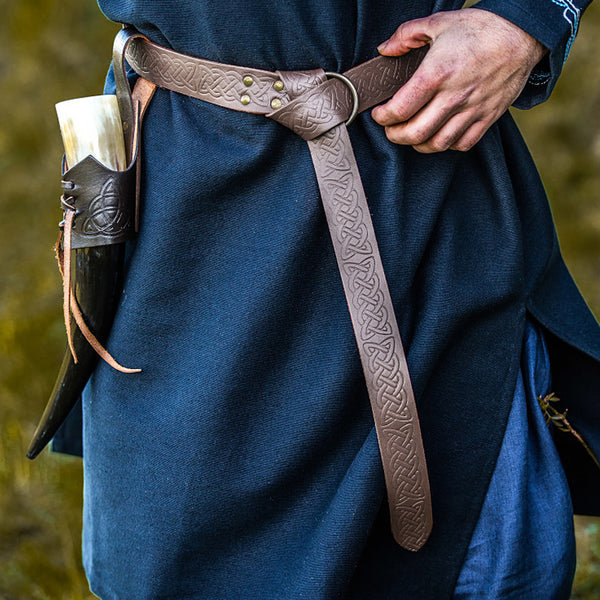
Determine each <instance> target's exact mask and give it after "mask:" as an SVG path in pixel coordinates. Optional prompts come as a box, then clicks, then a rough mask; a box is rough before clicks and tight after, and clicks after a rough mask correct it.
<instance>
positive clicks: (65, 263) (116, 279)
mask: <svg viewBox="0 0 600 600" xmlns="http://www.w3.org/2000/svg"><path fill="white" fill-rule="evenodd" d="M131 39H133V38H132V36H128V35H124V33H123V32H119V34H117V37H116V38H115V44H114V48H113V65H114V72H115V82H116V88H117V100H118V104H119V112H120V114H121V120H122V123H123V132H124V136H125V149H126V152H127V158H128V167H127V169H126V170H124V171H113V170H111V169H109V168H108V167H106V166H104V165H102V164H101V163H99V162H98V161H97V160H96V159H95V158H93V157H92V156H87V157H86V158H84V159H83V160H81V161H80V162H78V163H77V164H75V165H73V166H72V167H71V168H70V169H68V170H66V171H65V168H64V167H65V162H64V159H63V176H62V188H63V191H64V193H63V197H62V199H61V201H62V205H63V210H64V215H65V220H64V221H63V223H62V224H61V225H62V229H63V234H61V238H60V241H59V243H58V244H57V256H58V258H59V266H60V269H61V272H62V274H63V277H64V279H65V285H64V306H65V325H66V328H67V337H68V339H69V347H68V348H67V351H66V353H65V355H64V358H63V362H62V364H61V367H60V370H59V373H58V376H57V379H56V383H55V385H54V388H53V390H52V392H51V394H50V398H49V400H48V403H47V405H46V409H45V411H44V414H43V415H42V418H41V420H40V423H39V425H38V427H37V429H36V431H35V433H34V436H33V439H32V442H31V444H30V447H29V450H28V452H27V456H28V458H31V459H33V458H35V457H36V456H37V455H38V454H39V453H40V452H41V451H42V450H43V449H44V447H45V446H46V445H47V444H48V442H50V440H51V439H52V438H53V437H54V435H55V434H56V432H57V431H58V429H59V428H60V426H61V425H62V423H63V422H64V420H65V419H66V418H67V416H68V415H69V413H70V412H71V410H72V409H73V407H74V406H75V404H76V403H77V401H78V399H79V398H80V396H81V393H82V392H83V389H84V388H85V385H86V384H87V382H88V380H89V378H90V376H91V374H92V373H93V371H94V369H95V368H96V365H97V363H98V359H99V358H100V357H102V358H103V359H104V360H105V361H106V362H107V363H108V364H110V365H111V366H113V367H114V368H116V369H117V370H119V371H121V372H124V373H133V372H137V371H139V369H128V368H125V367H122V366H121V365H119V363H117V361H116V360H115V359H114V358H113V357H112V356H111V355H110V354H109V353H108V352H107V351H106V350H105V349H104V344H105V343H106V340H107V339H108V336H109V333H110V329H111V327H112V322H113V319H114V316H115V313H116V310H117V306H118V302H119V298H120V295H121V290H122V284H123V281H122V280H123V266H124V258H125V242H126V241H127V240H130V239H132V238H133V237H134V235H135V231H136V230H137V220H138V219H137V214H138V198H139V179H140V171H139V162H138V160H137V156H138V151H139V130H140V129H141V119H142V116H143V113H144V110H145V108H146V107H147V105H148V103H149V102H150V100H151V98H152V95H153V93H154V86H153V85H152V84H149V83H148V82H140V83H141V85H139V86H138V85H136V87H135V89H134V91H133V94H132V92H131V89H130V87H129V83H128V81H127V78H126V75H125V64H124V59H123V54H124V52H125V49H126V47H127V45H128V44H129V42H130V41H131ZM72 264H73V265H74V268H73V269H72V268H71V265H72ZM71 280H72V283H71ZM75 290H76V295H75Z"/></svg>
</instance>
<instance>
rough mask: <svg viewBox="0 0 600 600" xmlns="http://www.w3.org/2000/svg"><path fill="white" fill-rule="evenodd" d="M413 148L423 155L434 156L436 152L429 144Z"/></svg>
mask: <svg viewBox="0 0 600 600" xmlns="http://www.w3.org/2000/svg"><path fill="white" fill-rule="evenodd" d="M413 148H414V149H415V150H416V151H417V152H420V153H421V154H433V152H435V150H432V149H431V148H430V147H429V146H428V145H427V144H418V145H413Z"/></svg>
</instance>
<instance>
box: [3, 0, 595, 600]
mask: <svg viewBox="0 0 600 600" xmlns="http://www.w3.org/2000/svg"><path fill="white" fill-rule="evenodd" d="M0 14H1V15H2V20H1V21H0V90H1V93H0V115H2V116H1V117H0V182H1V186H0V190H1V194H0V209H1V212H2V218H1V219H0V264H2V270H1V271H0V277H1V285H0V428H1V429H0V600H57V599H60V600H81V599H86V600H87V599H89V598H92V595H91V594H90V592H89V591H88V588H87V584H86V581H85V576H84V574H83V571H82V568H81V560H80V544H81V542H80V531H81V496H82V473H81V463H80V461H79V460H78V459H73V458H69V457H65V456H60V455H48V454H47V453H44V454H43V455H42V456H41V457H40V458H39V459H37V460H36V461H35V462H31V461H29V460H27V459H25V458H24V457H25V451H26V448H27V445H28V442H29V440H30V438H31V436H32V434H33V431H34V429H35V425H36V422H37V419H38V417H39V415H40V414H41V411H42V408H43V405H44V404H45V401H46V397H47V394H48V393H49V390H50V389H51V387H52V384H53V381H54V377H55V374H56V372H57V370H58V365H59V363H60V361H61V358H62V354H63V349H64V345H65V336H64V330H63V325H62V320H61V302H62V299H61V286H60V280H59V275H58V271H57V269H56V265H55V262H54V256H53V250H52V246H53V242H54V239H55V237H56V235H57V227H56V225H57V222H58V221H59V220H60V218H61V214H60V211H59V208H58V206H59V203H58V197H59V192H60V190H59V172H58V163H59V159H60V156H61V155H62V147H61V143H60V137H59V132H58V126H57V122H56V117H55V113H54V103H55V102H58V101H60V100H65V99H68V98H75V97H80V96H88V95H93V94H98V93H101V91H102V84H103V79H104V74H105V71H106V67H107V65H108V62H109V60H110V48H111V41H112V37H113V36H114V34H115V32H116V31H117V30H118V26H117V25H115V24H114V23H109V22H108V21H106V20H105V19H104V17H103V16H102V15H101V13H100V12H99V10H98V9H97V7H96V6H95V4H94V2H93V1H92V0H88V1H86V2H78V1H76V0H19V1H18V2H8V0H0ZM599 38H600V5H596V6H592V8H590V9H589V10H588V13H587V15H586V17H585V18H584V19H583V24H582V27H581V31H580V34H579V37H578V40H577V43H576V44H575V46H574V49H573V51H572V54H571V57H570V58H569V60H568V62H567V64H566V67H565V70H564V73H563V76H562V79H561V81H560V82H559V85H558V87H557V89H556V90H555V93H554V96H553V98H552V100H551V101H550V102H548V103H546V104H545V105H543V106H541V107H537V108H536V109H534V110H531V111H528V112H527V113H517V114H516V115H515V116H516V117H517V119H518V122H519V125H520V126H521V128H522V130H523V132H524V135H525V137H526V139H527V141H528V142H529V144H530V148H531V150H532V153H533V155H534V157H535V159H536V161H537V164H538V166H539V168H540V170H541V172H542V176H543V178H544V181H545V184H546V188H547V190H548V194H549V196H550V200H551V204H552V208H553V211H554V214H555V217H556V221H557V227H558V230H559V236H560V239H561V244H562V247H563V251H564V254H565V257H566V260H567V263H568V264H569V266H570V267H571V270H572V272H573V275H574V277H575V279H576V281H577V282H578V284H579V286H580V288H581V289H582V291H583V293H584V295H585V297H586V298H587V300H588V302H589V303H590V305H591V306H592V308H593V310H594V311H595V313H596V314H597V315H600V198H599V191H600V60H599V59H598V57H597V43H596V41H597V40H598V39H599ZM576 522H577V538H578V559H579V565H578V571H577V577H576V583H575V588H574V591H573V598H577V599H586V600H591V599H595V598H599V599H600V528H599V526H600V521H599V520H597V519H591V518H577V519H576Z"/></svg>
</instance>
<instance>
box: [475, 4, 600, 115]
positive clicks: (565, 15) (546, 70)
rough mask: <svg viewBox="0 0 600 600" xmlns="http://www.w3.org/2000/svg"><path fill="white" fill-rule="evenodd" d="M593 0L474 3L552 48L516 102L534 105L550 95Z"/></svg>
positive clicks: (529, 106) (522, 105) (517, 104)
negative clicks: (585, 11) (584, 13)
mask: <svg viewBox="0 0 600 600" xmlns="http://www.w3.org/2000/svg"><path fill="white" fill-rule="evenodd" d="M590 3H591V0H480V1H479V2H478V3H477V4H475V5H474V7H476V8H481V9H483V10H488V11H490V12H493V13H495V14H497V15H499V16H501V17H504V18H505V19H507V20H508V21H511V22H512V23H514V24H515V25H517V26H518V27H520V28H521V29H523V30H524V31H526V32H527V33H529V34H530V35H531V36H533V37H534V38H535V39H537V40H538V41H539V42H541V43H542V44H543V45H544V46H546V48H548V49H549V51H550V52H549V53H548V54H547V55H546V56H545V57H544V58H543V59H542V60H541V61H540V63H538V65H537V66H536V67H535V68H534V69H533V71H532V73H531V75H530V77H529V80H528V82H527V85H526V86H525V88H524V89H523V91H522V92H521V95H520V96H519V97H518V98H517V99H516V100H515V102H514V106H516V107H517V108H521V109H526V108H531V107H532V106H535V105H536V104H540V103H541V102H544V101H545V100H547V99H548V97H549V96H550V94H551V92H552V89H553V88H554V85H555V84H556V81H557V79H558V77H559V75H560V72H561V70H562V67H563V64H564V63H565V61H566V60H567V57H568V56H569V52H570V50H571V46H572V44H573V41H574V40H575V36H576V35H577V30H578V29H579V21H580V18H581V15H582V14H583V11H584V10H585V9H586V8H587V7H588V5H589V4H590ZM507 50H508V51H510V49H507Z"/></svg>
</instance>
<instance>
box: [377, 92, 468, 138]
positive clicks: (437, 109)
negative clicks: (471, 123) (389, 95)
mask: <svg viewBox="0 0 600 600" xmlns="http://www.w3.org/2000/svg"><path fill="white" fill-rule="evenodd" d="M460 109H461V106H460V105H456V104H453V103H450V102H449V101H448V99H447V97H446V95H442V94H438V95H437V96H435V98H434V99H433V100H432V101H431V102H429V104H427V105H426V106H425V107H424V108H422V109H421V110H420V111H419V112H418V113H416V114H415V115H414V116H413V117H412V118H411V119H409V120H408V121H405V122H404V123H398V124H395V125H391V126H388V127H386V130H385V133H386V135H387V137H388V139H389V140H390V141H391V142H394V143H395V144H405V145H408V146H418V145H420V144H424V143H426V142H428V141H429V140H430V139H431V138H433V137H434V136H435V135H436V134H437V133H438V132H439V131H440V130H443V129H445V124H446V123H447V122H448V121H449V120H452V118H453V117H454V116H455V115H456V113H457V111H459V110H460ZM463 120H465V119H463ZM456 139H458V138H453V139H451V140H450V142H454V141H455V140H456ZM444 150H445V148H444Z"/></svg>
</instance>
